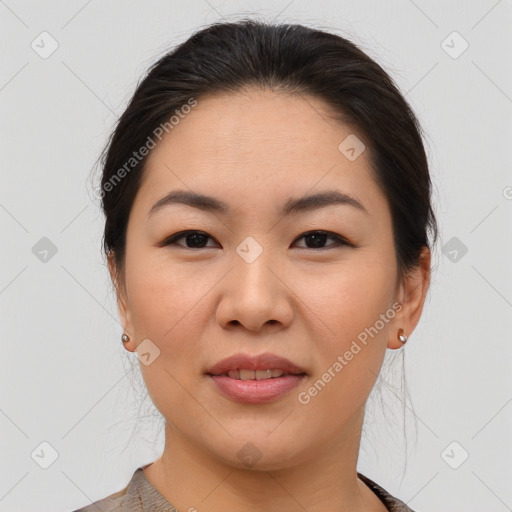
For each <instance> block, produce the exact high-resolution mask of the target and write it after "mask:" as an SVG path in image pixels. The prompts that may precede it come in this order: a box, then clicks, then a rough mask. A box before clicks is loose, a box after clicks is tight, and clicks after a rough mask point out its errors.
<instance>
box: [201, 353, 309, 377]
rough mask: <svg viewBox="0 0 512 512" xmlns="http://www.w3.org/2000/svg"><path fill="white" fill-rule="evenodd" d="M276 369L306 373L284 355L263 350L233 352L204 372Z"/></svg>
mask: <svg viewBox="0 0 512 512" xmlns="http://www.w3.org/2000/svg"><path fill="white" fill-rule="evenodd" d="M268 369H278V370H282V371H283V372H284V373H293V374H301V373H304V374H305V373H306V371H305V370H304V369H302V368H301V367H300V366H297V365H296V364H293V363H292V362H291V361H289V360H288V359H286V358H284V357H280V356H277V355H275V354H271V353H269V352H265V353H264V354H259V355H255V356H251V355H249V354H234V355H232V356H229V357H226V358H225V359H222V360H221V361H219V362H218V363H216V364H214V365H213V366H212V367H211V368H209V369H208V370H207V371H206V373H207V374H209V375H221V374H223V373H226V372H228V371H230V370H268Z"/></svg>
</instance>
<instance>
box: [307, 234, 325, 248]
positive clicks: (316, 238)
mask: <svg viewBox="0 0 512 512" xmlns="http://www.w3.org/2000/svg"><path fill="white" fill-rule="evenodd" d="M308 238H309V239H313V245H314V247H315V248H317V247H321V246H322V245H323V244H325V239H326V238H327V234H325V233H312V234H310V235H306V239H308Z"/></svg>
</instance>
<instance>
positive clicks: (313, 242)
mask: <svg viewBox="0 0 512 512" xmlns="http://www.w3.org/2000/svg"><path fill="white" fill-rule="evenodd" d="M302 238H304V240H305V241H306V245H307V247H305V249H329V248H332V247H339V246H342V245H347V246H352V244H350V243H349V242H347V241H346V240H345V239H343V238H342V237H340V236H339V235H336V234H335V233H331V232H329V231H309V232H308V233H304V234H303V235H301V236H300V237H299V238H297V240H300V239H302ZM329 238H330V239H332V240H334V243H332V244H329V245H327V246H325V243H326V241H327V240H328V239H329Z"/></svg>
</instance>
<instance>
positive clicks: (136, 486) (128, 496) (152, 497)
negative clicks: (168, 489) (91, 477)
mask: <svg viewBox="0 0 512 512" xmlns="http://www.w3.org/2000/svg"><path fill="white" fill-rule="evenodd" d="M144 467H146V466H140V467H138V468H137V469H136V470H135V472H134V473H133V476H132V478H131V480H130V482H129V483H128V485H127V486H126V487H125V488H124V489H121V490H120V491H117V492H115V493H114V494H111V495H110V496H107V497H106V498H103V499H102V500H99V501H95V502H94V503H91V504H89V505H87V506H85V507H83V508H81V509H78V510H74V511H73V512H144V511H147V510H154V511H155V512H178V511H177V510H176V509H175V508H174V507H173V506H172V505H171V504H170V503H169V502H168V501H167V500H166V499H165V498H164V497H163V496H162V495H161V494H160V492H159V491H158V490H157V489H156V488H155V487H153V485H151V483H150V482H149V481H148V480H147V478H146V477H145V475H144V471H143V469H144Z"/></svg>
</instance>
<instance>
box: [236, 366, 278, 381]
mask: <svg viewBox="0 0 512 512" xmlns="http://www.w3.org/2000/svg"><path fill="white" fill-rule="evenodd" d="M282 375H284V372H283V370H279V369H277V368H273V369H268V370H229V372H228V377H229V378H230V379H238V380H266V379H271V378H276V377H281V376H282Z"/></svg>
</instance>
